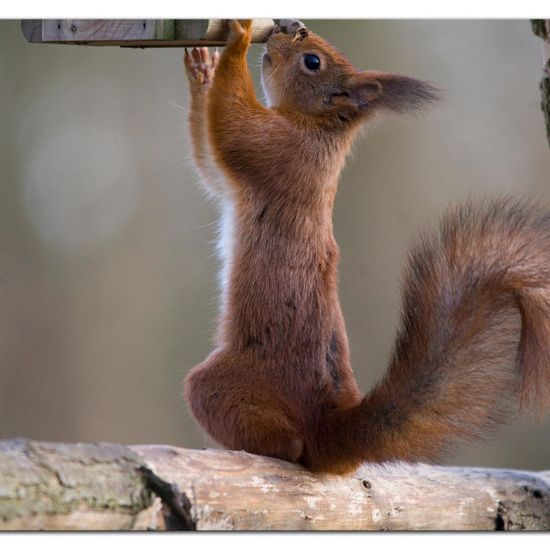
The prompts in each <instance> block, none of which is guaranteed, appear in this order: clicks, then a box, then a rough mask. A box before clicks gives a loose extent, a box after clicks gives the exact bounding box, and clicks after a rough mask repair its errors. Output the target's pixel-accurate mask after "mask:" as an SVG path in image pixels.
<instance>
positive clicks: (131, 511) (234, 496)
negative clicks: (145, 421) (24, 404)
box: [0, 439, 550, 530]
mask: <svg viewBox="0 0 550 550" xmlns="http://www.w3.org/2000/svg"><path fill="white" fill-rule="evenodd" d="M0 528H1V529H18V530H21V529H48V530H49V529H85V530H91V529H102V530H111V529H126V530H128V529H137V530H143V529H159V530H160V529H195V528H196V529H199V530H235V529H237V530H312V529H328V530H443V529H444V530H521V529H529V530H550V471H549V472H539V473H532V472H520V471H506V470H490V469H477V468H448V467H436V466H428V465H424V464H415V465H408V464H399V463H397V464H382V465H380V464H366V465H364V466H363V467H362V468H360V469H359V470H358V471H357V472H356V473H354V474H353V475H349V476H331V475H314V474H312V473H310V472H307V471H305V470H304V469H302V468H300V467H299V466H296V465H293V464H288V463H286V462H282V461H279V460H274V459H270V458H266V457H261V456H255V455H250V454H248V453H244V452H231V451H222V450H203V451H196V450H189V449H179V448H175V447H167V446H131V447H126V446H124V445H118V444H108V443H101V444H63V443H59V444H56V443H42V442H32V441H28V440H23V439H16V440H7V441H2V442H0Z"/></svg>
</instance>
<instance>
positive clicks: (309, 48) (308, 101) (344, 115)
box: [262, 21, 437, 124]
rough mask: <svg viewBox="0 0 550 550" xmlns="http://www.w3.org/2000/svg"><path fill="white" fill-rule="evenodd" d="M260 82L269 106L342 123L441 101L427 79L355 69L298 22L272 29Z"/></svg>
mask: <svg viewBox="0 0 550 550" xmlns="http://www.w3.org/2000/svg"><path fill="white" fill-rule="evenodd" d="M262 85H263V88H264V91H265V93H266V95H267V98H268V101H269V103H270V105H271V106H273V107H277V108H281V109H285V110H291V111H298V112H300V113H303V114H306V115H310V116H315V117H320V118H325V119H327V120H333V121H334V122H336V123H338V124H347V123H352V122H354V121H361V120H366V119H367V118H370V117H371V116H372V115H373V114H375V113H377V112H380V111H383V110H386V111H394V112H399V113H402V112H408V111H416V110H419V109H421V108H423V107H425V106H426V105H428V104H430V103H432V102H434V101H435V100H437V89H436V88H434V87H433V86H431V85H430V84H428V83H426V82H422V81H420V80H416V79H414V78H409V77H407V76H401V75H396V74H391V73H384V72H379V71H358V70H356V69H355V68H354V67H353V65H352V64H351V63H350V62H349V61H348V60H347V59H346V58H345V57H344V56H343V55H342V54H341V53H340V52H338V50H336V48H334V46H332V45H331V44H329V43H328V42H327V41H325V40H323V39H322V38H321V37H320V36H318V35H316V34H314V33H312V32H311V31H309V30H308V29H306V27H305V26H304V25H303V24H302V23H301V22H300V21H293V22H292V23H291V24H286V25H285V24H278V25H276V26H275V28H274V29H273V33H272V35H271V36H270V38H269V40H268V42H267V44H266V49H265V53H264V56H263V59H262Z"/></svg>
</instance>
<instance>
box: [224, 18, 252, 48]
mask: <svg viewBox="0 0 550 550" xmlns="http://www.w3.org/2000/svg"><path fill="white" fill-rule="evenodd" d="M229 31H230V34H229V38H228V39H227V46H238V47H239V46H240V47H242V48H248V46H249V44H250V41H251V40H252V19H230V20H229Z"/></svg>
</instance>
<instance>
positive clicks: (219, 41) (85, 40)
mask: <svg viewBox="0 0 550 550" xmlns="http://www.w3.org/2000/svg"><path fill="white" fill-rule="evenodd" d="M272 28H273V20H272V19H254V22H253V27H252V41H253V42H265V41H266V40H267V39H268V37H269V35H270V33H271V30H272ZM21 29H22V31H23V34H24V36H25V38H26V39H27V40H28V41H29V42H34V43H48V44H76V45H88V46H122V47H139V48H148V47H182V46H223V45H224V44H225V42H226V40H227V37H228V35H229V27H228V24H227V20H224V19H178V20H174V19H43V20H39V19H38V20H37V19H29V20H23V21H22V22H21Z"/></svg>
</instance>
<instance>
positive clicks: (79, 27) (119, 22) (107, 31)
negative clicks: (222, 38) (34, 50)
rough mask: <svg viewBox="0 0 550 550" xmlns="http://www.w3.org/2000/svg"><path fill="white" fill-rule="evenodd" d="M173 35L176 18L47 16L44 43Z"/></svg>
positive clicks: (44, 22)
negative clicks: (54, 17) (48, 17)
mask: <svg viewBox="0 0 550 550" xmlns="http://www.w3.org/2000/svg"><path fill="white" fill-rule="evenodd" d="M173 38H174V21H173V20H168V21H167V20H163V19H160V20H156V19H44V20H43V22H42V40H43V42H110V41H113V40H116V41H120V40H122V41H127V40H171V39H173Z"/></svg>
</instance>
